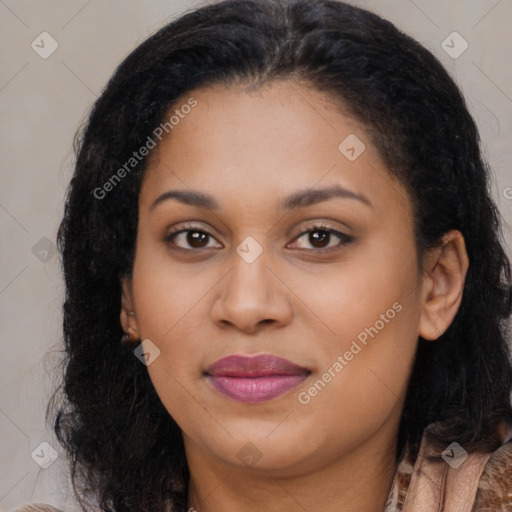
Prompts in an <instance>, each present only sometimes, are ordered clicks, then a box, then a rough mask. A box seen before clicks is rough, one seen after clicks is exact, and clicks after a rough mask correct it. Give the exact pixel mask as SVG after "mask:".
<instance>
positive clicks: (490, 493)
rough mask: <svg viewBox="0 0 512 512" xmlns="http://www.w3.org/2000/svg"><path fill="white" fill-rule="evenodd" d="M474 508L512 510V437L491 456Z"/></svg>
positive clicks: (484, 470)
mask: <svg viewBox="0 0 512 512" xmlns="http://www.w3.org/2000/svg"><path fill="white" fill-rule="evenodd" d="M474 510H475V511H478V510H494V511H501V510H503V511H505V510H507V511H508V510H512V439H510V440H509V441H508V442H507V443H505V444H503V445H501V446H500V447H499V448H498V449H497V450H495V451H494V452H493V453H492V454H491V456H490V457H489V459H488V461H487V464H486V465H485V467H484V469H483V471H482V474H481V476H480V481H479V483H478V489H477V492H476V496H475V508H474Z"/></svg>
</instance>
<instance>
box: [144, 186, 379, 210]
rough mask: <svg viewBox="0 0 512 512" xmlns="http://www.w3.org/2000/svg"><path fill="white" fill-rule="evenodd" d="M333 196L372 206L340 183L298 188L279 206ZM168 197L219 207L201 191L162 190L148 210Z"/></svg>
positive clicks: (289, 207) (300, 204)
mask: <svg viewBox="0 0 512 512" xmlns="http://www.w3.org/2000/svg"><path fill="white" fill-rule="evenodd" d="M334 197H341V198H344V199H355V200H357V201H360V202H361V203H364V204H366V205H367V206H369V207H370V208H373V204H372V203H371V201H370V200H369V199H368V198H367V197H365V196H363V195H361V194H357V193H356V192H353V191H352V190H348V189H346V188H344V187H342V186H340V185H334V186H332V187H328V188H322V189H306V190H299V191H297V192H294V193H293V194H291V195H289V196H287V197H285V198H284V199H283V200H282V201H281V203H280V207H281V208H282V209H284V210H292V209H294V208H305V207H307V206H312V205H314V204H317V203H321V202H323V201H328V200H329V199H332V198H334ZM170 199H176V200H177V201H180V202H181V203H184V204H188V205H191V206H197V207H199V208H204V209H208V210H218V209H219V208H220V205H219V203H218V202H217V200H216V199H215V198H214V197H212V196H209V195H207V194H203V193H202V192H198V191H195V190H168V191H167V192H164V193H163V194H162V195H160V196H158V197H157V198H156V199H155V201H153V203H152V204H151V206H150V207H149V210H150V211H152V210H153V209H154V208H155V207H156V206H157V205H159V204H161V203H163V202H164V201H168V200H170Z"/></svg>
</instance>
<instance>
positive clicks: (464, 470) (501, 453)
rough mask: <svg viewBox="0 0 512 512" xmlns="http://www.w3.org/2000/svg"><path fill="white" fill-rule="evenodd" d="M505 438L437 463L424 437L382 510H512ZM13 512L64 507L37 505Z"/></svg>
mask: <svg viewBox="0 0 512 512" xmlns="http://www.w3.org/2000/svg"><path fill="white" fill-rule="evenodd" d="M436 425H437V424H436V423H432V424H431V425H429V426H428V427H427V428H426V429H425V431H426V430H427V429H432V428H435V427H436ZM501 440H502V445H501V446H500V447H499V448H498V449H497V450H496V451H494V452H492V453H481V452H473V453H470V454H466V453H465V451H463V450H462V449H461V447H460V445H454V446H451V445H450V446H448V447H447V449H446V450H445V452H443V454H445V458H444V459H441V460H440V461H438V462H432V461H430V460H427V458H426V457H427V455H435V454H438V452H436V451H435V450H434V449H433V448H432V446H431V445H430V444H428V443H427V441H426V437H425V435H423V438H422V440H421V445H420V449H419V452H418V456H417V457H416V460H415V461H414V464H412V463H411V462H408V456H407V455H408V452H406V454H405V455H404V457H403V458H402V460H401V461H400V463H399V465H398V467H397V471H396V473H395V476H394V478H393V483H392V485H391V490H390V492H389V495H388V499H387V501H386V505H385V508H384V511H383V512H512V429H503V433H502V439H501ZM466 455H467V458H466ZM14 512H63V511H62V510H60V509H58V508H55V507H53V506H51V505H47V504H44V503H32V504H30V505H25V506H24V507H21V508H18V509H16V510H15V511H14Z"/></svg>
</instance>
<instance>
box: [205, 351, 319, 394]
mask: <svg viewBox="0 0 512 512" xmlns="http://www.w3.org/2000/svg"><path fill="white" fill-rule="evenodd" d="M205 373H206V376H207V378H208V380H209V381H210V383H211V384H212V385H213V387H214V389H215V390H217V391H218V392H219V393H221V394H222V395H224V396H227V397H229V398H231V399H233V400H236V401H239V402H244V403H258V402H265V401H268V400H272V399H273V398H276V397H278V396H281V395H283V394H285V393H287V392H288V391H290V390H292V389H293V388H295V387H297V386H298V385H299V384H300V383H301V382H303V381H304V380H305V379H307V378H308V376H309V375H310V374H311V372H310V371H309V370H308V369H307V368H304V367H303V366H299V365H297V364H295V363H292V362H291V361H288V360H287V359H283V358H281V357H277V356H273V355H270V354H263V355H258V356H237V355H233V356H228V357H224V358H222V359H219V360H218V361H216V362H215V363H214V364H212V365H211V366H210V367H209V368H208V370H207V371H206V372H205Z"/></svg>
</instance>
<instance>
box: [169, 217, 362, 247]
mask: <svg viewBox="0 0 512 512" xmlns="http://www.w3.org/2000/svg"><path fill="white" fill-rule="evenodd" d="M188 231H192V232H194V231H195V232H198V233H203V234H205V235H208V236H210V237H212V238H215V237H214V236H213V235H212V234H211V233H210V232H208V231H207V230H205V229H204V228H202V227H199V226H194V225H188V226H185V227H183V226H181V227H179V228H176V229H174V230H172V231H171V232H170V233H168V234H167V235H166V236H165V238H164V242H165V243H166V244H171V243H172V241H173V239H174V238H175V237H176V236H178V235H179V234H180V233H186V232H188ZM317 231H322V232H326V233H329V234H330V235H335V236H336V237H338V238H340V240H341V241H340V242H339V244H337V245H336V246H334V247H329V248H326V249H301V250H305V251H308V252H316V253H326V252H331V251H333V250H339V249H340V248H341V247H343V246H345V245H348V244H349V243H351V242H353V241H354V237H353V236H351V235H347V234H346V233H342V232H340V231H337V230H335V229H332V228H329V227H327V226H325V225H323V224H318V225H314V226H311V227H310V228H308V229H307V230H306V231H303V232H302V233H300V234H299V235H297V236H296V237H295V238H294V239H293V240H294V241H295V240H299V239H300V238H302V237H303V236H304V235H307V234H308V233H314V232H317ZM174 248H175V249H177V250H182V251H188V252H190V251H199V250H201V249H197V248H196V249H194V248H192V249H184V248H183V247H174ZM203 249H205V248H203ZM206 249H208V247H207V248H206Z"/></svg>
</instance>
